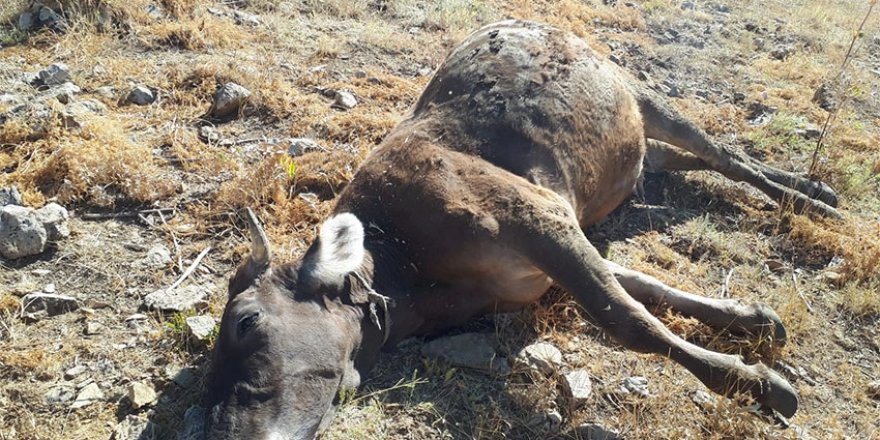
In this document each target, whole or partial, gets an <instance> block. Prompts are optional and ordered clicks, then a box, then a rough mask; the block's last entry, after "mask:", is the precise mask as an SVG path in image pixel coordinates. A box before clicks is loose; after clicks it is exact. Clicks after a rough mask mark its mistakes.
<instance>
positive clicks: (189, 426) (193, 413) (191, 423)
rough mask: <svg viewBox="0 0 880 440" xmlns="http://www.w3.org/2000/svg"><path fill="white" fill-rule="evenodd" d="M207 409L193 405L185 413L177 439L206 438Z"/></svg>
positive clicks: (200, 439) (194, 439)
mask: <svg viewBox="0 0 880 440" xmlns="http://www.w3.org/2000/svg"><path fill="white" fill-rule="evenodd" d="M206 415H207V413H206V411H205V409H204V408H202V407H201V406H198V405H193V406H191V407H189V409H187V410H186V412H185V413H184V414H183V427H182V428H181V429H180V432H179V433H178V434H177V440H203V439H204V438H205V426H206V424H205V422H206Z"/></svg>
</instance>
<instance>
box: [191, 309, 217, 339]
mask: <svg viewBox="0 0 880 440" xmlns="http://www.w3.org/2000/svg"><path fill="white" fill-rule="evenodd" d="M216 324H217V323H216V321H214V317H213V316H209V315H199V316H190V317H188V318H186V327H187V328H188V329H189V335H190V336H191V337H192V338H193V339H195V340H197V341H205V340H207V339H208V337H210V336H211V334H212V333H213V332H214V326H215V325H216Z"/></svg>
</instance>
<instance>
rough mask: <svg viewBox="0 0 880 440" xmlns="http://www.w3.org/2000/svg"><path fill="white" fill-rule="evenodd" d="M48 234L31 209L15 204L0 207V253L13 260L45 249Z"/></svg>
mask: <svg viewBox="0 0 880 440" xmlns="http://www.w3.org/2000/svg"><path fill="white" fill-rule="evenodd" d="M47 239H48V235H47V233H46V228H45V227H44V226H43V223H42V222H40V220H39V219H38V218H37V215H36V213H35V212H34V210H33V209H30V208H25V207H23V206H17V205H6V206H4V207H2V208H0V255H2V256H3V257H4V258H8V259H10V260H14V259H17V258H22V257H27V256H31V255H37V254H39V253H41V252H43V251H44V250H45V249H46V241H47Z"/></svg>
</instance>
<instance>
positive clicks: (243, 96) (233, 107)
mask: <svg viewBox="0 0 880 440" xmlns="http://www.w3.org/2000/svg"><path fill="white" fill-rule="evenodd" d="M250 96H251V91H250V90H248V89H246V88H244V87H242V86H240V85H238V84H236V83H232V82H230V83H226V84H223V85H222V86H221V87H220V88H219V89H217V92H216V93H214V102H213V104H212V105H211V110H210V111H209V113H210V115H211V116H213V117H215V118H220V119H225V118H229V117H232V116H235V115H236V113H238V111H239V110H240V109H241V107H242V106H243V105H244V104H245V103H246V102H247V100H248V98H250Z"/></svg>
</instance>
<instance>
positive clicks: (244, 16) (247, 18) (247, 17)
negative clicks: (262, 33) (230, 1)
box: [232, 10, 260, 26]
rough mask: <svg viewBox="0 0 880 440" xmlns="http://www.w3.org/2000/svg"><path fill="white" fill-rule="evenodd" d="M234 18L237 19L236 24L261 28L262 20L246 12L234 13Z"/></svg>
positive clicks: (236, 11)
mask: <svg viewBox="0 0 880 440" xmlns="http://www.w3.org/2000/svg"><path fill="white" fill-rule="evenodd" d="M232 18H233V19H235V23H236V24H239V25H244V26H259V25H260V19H259V18H258V17H257V16H256V15H253V14H248V13H247V12H244V11H238V10H235V11H232Z"/></svg>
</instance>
